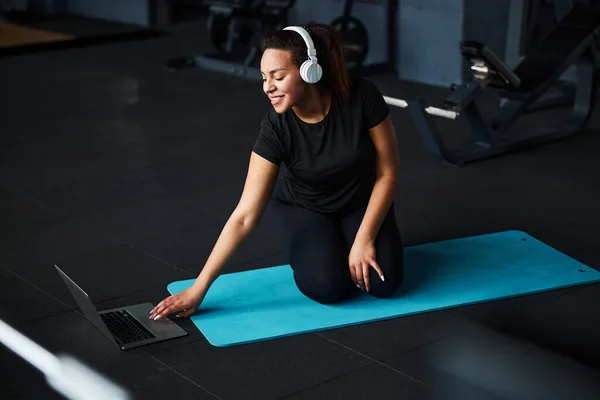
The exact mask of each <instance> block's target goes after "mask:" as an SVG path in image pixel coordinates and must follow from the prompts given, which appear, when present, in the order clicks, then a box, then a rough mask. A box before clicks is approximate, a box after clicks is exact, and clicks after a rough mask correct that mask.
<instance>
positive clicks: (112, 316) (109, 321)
mask: <svg viewBox="0 0 600 400" xmlns="http://www.w3.org/2000/svg"><path fill="white" fill-rule="evenodd" d="M54 267H55V268H56V270H57V271H58V274H59V275H60V277H61V278H62V279H63V281H64V282H65V284H66V285H67V288H68V289H69V291H70V292H71V294H72V295H73V297H74V298H75V301H76V302H77V304H78V305H79V307H80V308H81V311H83V313H84V314H85V317H86V318H87V319H88V320H90V322H92V324H94V325H95V326H96V328H98V329H99V330H100V332H102V333H103V334H104V336H106V337H107V338H108V339H109V340H110V341H111V342H112V343H113V344H114V345H115V346H117V347H118V348H120V349H121V350H129V349H133V348H136V347H140V346H145V345H149V344H152V343H157V342H163V341H165V340H169V339H174V338H178V337H181V336H186V335H187V334H188V333H187V332H186V331H185V330H184V329H182V328H181V327H180V326H179V325H177V324H176V323H175V322H173V321H171V320H170V319H169V318H161V319H159V320H158V321H153V320H150V319H148V315H150V311H151V310H152V309H153V308H154V306H153V305H152V304H151V303H142V304H135V305H132V306H125V307H119V308H112V309H109V310H102V311H98V310H97V309H96V307H95V306H94V303H92V301H91V300H90V298H89V296H88V295H87V293H86V292H84V291H83V289H81V288H80V287H79V285H77V284H76V283H75V282H74V281H73V280H72V279H71V278H69V277H68V276H67V274H65V273H64V272H63V271H62V270H61V269H60V268H59V267H58V266H57V265H54Z"/></svg>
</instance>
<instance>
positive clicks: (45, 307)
mask: <svg viewBox="0 0 600 400" xmlns="http://www.w3.org/2000/svg"><path fill="white" fill-rule="evenodd" d="M203 29H204V28H203V27H201V28H200V29H199V32H198V33H196V34H190V31H189V30H188V29H181V30H176V31H174V32H172V33H171V34H170V35H169V36H168V37H160V38H154V39H151V40H150V39H148V40H140V41H135V42H131V41H130V42H125V43H116V44H110V45H106V46H95V47H84V48H77V49H70V50H61V51H56V52H44V53H37V54H27V55H20V56H15V57H7V58H3V59H2V62H1V63H0V87H2V94H1V96H0V110H1V111H0V127H1V131H0V141H1V143H0V149H1V160H2V161H1V162H2V165H1V169H0V213H1V214H0V218H1V221H2V222H1V224H0V319H2V320H4V321H6V322H8V323H9V324H11V325H12V326H13V327H15V328H17V329H18V330H20V331H21V332H23V333H24V334H26V335H27V336H29V337H30V338H32V339H33V340H35V341H36V342H38V343H39V344H40V345H42V346H43V347H45V348H47V349H48V350H50V351H52V352H54V353H69V354H72V355H75V356H77V357H79V358H80V359H82V360H84V361H86V362H88V363H89V365H90V366H92V367H94V368H96V369H98V370H99V371H101V372H103V373H105V374H106V375H107V376H109V377H111V378H114V379H115V380H116V381H118V382H120V383H122V384H123V385H124V386H126V387H127V388H129V389H131V390H132V392H133V393H134V394H135V395H136V398H139V399H150V398H157V399H158V398H173V399H215V398H222V399H254V398H256V399H274V398H291V399H299V398H311V399H314V398H327V399H332V398H340V399H356V398H369V399H388V398H389V399H399V398H402V399H413V398H414V399H565V398H576V399H597V398H599V396H600V374H599V371H598V365H599V362H600V344H599V343H598V338H599V337H600V328H599V327H598V325H594V323H597V321H598V317H599V316H600V301H599V300H600V284H590V285H585V286H579V287H572V288H568V289H564V290H555V291H550V292H545V293H541V294H536V295H531V296H524V297H518V298H512V299H508V300H500V301H493V302H488V303H484V304H478V305H473V306H467V307H460V308H454V309H449V310H445V311H437V312H431V313H424V314H419V315H414V316H409V317H405V318H398V319H393V320H388V321H383V322H377V323H371V324H363V325H358V326H353V327H348V328H343V329H335V330H328V331H323V332H318V333H311V334H305V335H298V336H293V337H288V338H283V339H277V340H271V341H265V342H260V343H256V344H249V345H242V346H236V347H231V348H216V347H213V346H211V345H210V344H209V343H208V342H207V341H206V340H205V339H204V338H203V336H202V334H201V333H200V332H199V331H198V330H197V329H196V328H195V327H194V326H193V324H191V322H190V321H189V320H177V322H178V323H179V324H181V326H183V327H184V328H185V329H186V330H187V331H188V332H189V333H190V335H189V336H187V337H185V338H182V339H177V340H172V341H169V342H164V343H160V344H157V345H153V346H147V347H142V348H139V349H134V350H130V351H120V350H118V349H117V348H115V347H113V345H112V344H111V343H109V342H108V341H107V340H106V339H105V338H104V337H102V336H101V335H100V334H99V332H98V331H96V330H95V329H94V328H93V327H92V325H91V324H90V323H89V322H87V321H86V320H85V319H84V318H83V317H82V314H81V313H80V311H79V309H77V308H76V307H75V304H74V301H73V300H72V298H71V297H70V294H69V293H68V291H67V290H66V288H65V286H64V284H63V283H62V281H61V280H60V278H59V277H58V275H57V274H56V272H55V271H54V269H53V267H52V265H53V264H54V263H58V264H60V265H62V266H63V268H64V270H65V271H66V272H67V273H68V274H70V275H71V276H72V277H73V278H74V279H75V280H76V281H77V282H78V283H80V285H81V286H82V287H83V288H85V289H86V290H87V292H88V294H89V295H90V296H91V298H92V299H93V300H94V301H95V302H96V303H97V305H98V307H99V308H109V307H112V306H118V305H126V304H131V303H137V302H146V301H149V302H153V303H157V302H159V301H160V300H162V299H163V298H164V297H165V296H166V295H168V293H167V291H166V285H167V284H168V283H169V282H171V281H174V280H180V279H188V278H193V277H195V276H196V275H197V274H198V272H199V269H200V268H201V266H202V264H203V262H204V260H205V259H206V257H207V255H208V254H209V251H210V250H211V248H212V245H213V244H214V241H215V240H216V237H217V235H218V234H219V232H220V229H221V228H222V226H223V224H224V223H225V221H226V218H227V217H228V215H229V213H230V212H231V210H232V209H233V207H234V206H235V204H236V202H237V200H238V198H239V195H240V193H241V189H242V185H243V182H244V179H245V173H246V167H247V162H248V157H249V155H250V151H251V148H252V145H253V143H254V140H255V138H256V135H257V134H258V128H259V123H260V120H261V118H262V116H263V115H264V113H265V112H266V110H267V109H268V108H269V107H270V105H269V103H268V102H267V99H266V97H265V96H264V94H263V93H262V90H261V84H260V82H251V81H246V80H242V79H235V78H230V77H227V76H225V75H221V74H217V73H210V72H206V71H201V70H195V71H194V70H189V71H183V72H178V73H174V72H167V71H165V70H164V69H163V65H164V63H165V61H166V60H167V59H169V58H170V57H175V56H182V55H188V54H191V53H194V52H202V51H210V45H209V44H208V43H205V42H203V41H204V40H206V39H204V38H203V37H202V36H201V33H202V32H203ZM372 79H373V81H374V82H375V83H376V84H377V85H378V86H379V87H380V88H382V89H385V90H384V94H387V95H390V96H394V97H401V98H405V99H415V98H425V99H426V100H427V101H429V102H431V103H435V102H437V101H439V99H441V98H443V96H444V95H445V93H446V90H445V89H440V88H431V87H426V86H423V85H417V84H412V83H407V82H401V81H399V80H397V79H395V78H393V77H389V76H377V77H373V78H372ZM438 104H439V103H438ZM392 116H393V120H394V124H395V127H396V131H397V134H398V138H399V146H400V152H401V158H402V180H401V184H400V186H399V188H398V193H397V204H396V209H397V218H398V222H399V225H400V229H401V232H402V235H403V238H404V242H405V244H406V245H407V246H410V245H415V244H421V243H428V242H433V241H439V240H445V239H451V238H458V237H464V236H472V235H477V234H484V233H491V232H498V231H503V230H512V229H520V230H523V231H525V232H527V233H529V234H531V235H533V236H535V237H536V238H538V239H540V240H542V241H544V242H545V243H547V244H549V245H551V246H553V247H555V248H557V249H558V250H560V251H563V252H565V253H566V254H568V255H569V256H571V257H573V258H575V259H577V260H579V261H581V262H583V263H585V264H587V265H589V266H590V267H593V268H596V269H600V254H599V253H598V251H597V248H598V244H597V240H598V237H600V213H599V212H598V198H600V185H599V183H600V181H599V179H598V175H597V171H599V170H600V157H598V154H600V132H599V127H600V117H599V116H598V112H597V111H596V112H595V114H594V117H593V118H592V120H591V121H590V124H589V128H588V129H587V130H586V131H585V132H581V133H580V134H578V135H577V136H575V137H573V138H571V139H568V140H564V141H561V142H555V143H552V144H548V145H545V146H539V147H536V148H533V149H529V150H527V151H521V152H518V153H513V154H507V155H504V156H501V157H498V158H494V159H489V160H486V161H482V162H479V163H475V164H471V165H468V166H465V167H451V166H447V165H444V164H442V163H441V162H439V161H438V160H436V159H434V158H433V157H431V156H430V155H429V154H427V153H426V152H425V150H424V148H423V146H422V143H421V140H420V138H419V136H418V134H417V132H416V131H415V128H414V126H413V125H412V123H411V120H410V118H409V115H408V113H407V111H406V110H402V109H396V108H394V109H392ZM537 118H538V120H536V121H537V122H539V123H542V122H544V120H545V119H544V117H537ZM537 122H535V121H534V123H530V125H535V124H536V123H537ZM445 125H448V124H445ZM523 129H529V128H527V127H525V128H523ZM455 131H456V130H455ZM450 133H451V134H452V133H453V132H450ZM594 171H596V172H594ZM275 243H276V242H275V240H274V238H273V236H272V235H271V233H270V231H269V229H268V224H267V223H263V224H261V225H260V227H259V228H258V230H257V231H256V233H254V234H253V235H252V236H251V238H250V239H248V241H247V242H246V243H245V244H244V245H243V246H242V247H241V248H240V249H239V251H238V252H237V253H236V254H235V256H234V257H233V259H232V260H231V262H230V263H229V266H228V269H227V272H236V271H242V270H248V269H255V268H262V267H267V266H272V265H278V264H283V263H286V259H285V257H284V255H283V254H282V252H281V250H280V249H279V248H278V246H277V245H276V244H275ZM256 284H258V285H259V284H260V282H256ZM265 290H268V288H265ZM257 323H259V322H257ZM0 369H1V370H2V379H1V382H2V384H1V388H0V391H1V393H2V397H3V398H4V399H17V398H18V399H24V398H25V399H42V398H43V399H52V398H60V397H58V396H57V395H56V394H55V393H54V392H53V391H52V390H51V389H49V388H48V386H47V384H46V383H45V381H44V378H43V376H42V375H41V374H40V373H38V372H37V371H36V370H35V369H34V368H33V367H32V366H30V365H29V364H27V363H25V362H24V361H23V360H21V359H20V358H18V357H17V356H15V355H14V354H13V353H11V352H9V351H7V350H6V349H5V348H1V349H0Z"/></svg>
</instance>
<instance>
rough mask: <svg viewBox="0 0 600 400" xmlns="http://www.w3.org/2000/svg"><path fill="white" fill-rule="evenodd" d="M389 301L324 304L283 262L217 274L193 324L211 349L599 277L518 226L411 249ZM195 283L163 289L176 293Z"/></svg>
mask: <svg viewBox="0 0 600 400" xmlns="http://www.w3.org/2000/svg"><path fill="white" fill-rule="evenodd" d="M404 254H405V279H404V282H403V284H402V286H401V288H400V289H399V291H398V293H397V294H396V295H395V296H393V297H392V298H388V299H376V298H373V297H372V296H370V295H369V294H367V293H358V294H357V295H356V296H353V297H351V298H350V299H348V300H346V301H345V302H342V303H338V304H331V305H323V304H320V303H317V302H314V301H312V300H310V299H308V298H307V297H305V296H304V295H302V294H301V293H300V291H299V290H298V289H297V287H296V285H295V283H294V279H293V272H292V269H291V267H290V266H289V265H282V266H275V267H269V268H263V269H258V270H251V271H246V272H239V273H231V274H224V275H221V276H220V277H219V278H218V279H217V280H216V281H215V282H214V283H213V285H212V286H211V288H210V290H209V291H208V293H207V295H206V297H205V299H204V301H203V302H202V304H201V306H200V308H199V310H198V311H197V312H196V313H195V314H194V315H192V316H191V320H192V322H193V323H194V324H195V326H196V327H197V328H198V329H199V330H200V331H201V332H202V333H203V334H204V336H205V337H206V339H207V340H208V341H209V342H210V343H211V344H212V345H214V346H233V345H239V344H243V343H251V342H257V341H262V340H267V339H273V338H278V337H284V336H289V335H295V334H301V333H307V332H314V331H319V330H324V329H332V328H339V327H343V326H349V325H355V324H361V323H367V322H373V321H378V320H384V319H390V318H396V317H401V316H406V315H411V314H417V313H422V312H430V311H435V310H441V309H445V308H449V307H458V306H462V305H467V304H474V303H480V302H485V301H491V300H498V299H502V298H508V297H514V296H520V295H526V294H532V293H537V292H542V291H548V290H553V289H558V288H564V287H568V286H573V285H580V284H585V283H591V282H598V281H600V272H599V271H596V270H594V269H592V268H589V267H587V266H585V265H583V264H581V263H580V262H578V261H576V260H574V259H572V258H570V257H568V256H567V255H565V254H563V253H561V252H559V251H557V250H555V249H553V248H552V247H550V246H547V245H546V244H544V243H542V242H540V241H538V240H536V239H534V238H533V237H531V236H529V235H527V234H526V233H523V232H520V231H506V232H499V233H491V234H487V235H480V236H474V237H467V238H460V239H454V240H447V241H442V242H437V243H429V244H423V245H418V246H411V247H407V248H406V249H405V252H404ZM193 282H194V280H184V281H176V282H173V283H170V284H169V285H168V287H167V289H168V291H169V292H170V293H171V294H175V293H179V292H181V291H182V290H184V289H186V288H188V287H189V286H190V285H192V284H193Z"/></svg>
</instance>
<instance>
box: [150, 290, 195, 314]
mask: <svg viewBox="0 0 600 400" xmlns="http://www.w3.org/2000/svg"><path fill="white" fill-rule="evenodd" d="M205 295H206V292H205V291H202V290H198V289H197V288H195V287H194V286H192V287H189V288H187V289H185V290H184V291H182V292H180V293H177V294H174V295H172V296H169V297H167V298H166V299H164V300H163V301H161V302H160V303H158V305H157V306H156V307H154V308H153V309H152V311H150V316H149V318H150V319H153V320H158V319H160V318H164V317H166V316H168V315H170V314H173V313H177V316H178V317H189V316H190V315H192V314H193V313H194V312H195V311H196V309H197V308H198V307H199V306H200V303H202V300H204V296H205Z"/></svg>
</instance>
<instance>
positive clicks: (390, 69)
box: [330, 0, 398, 76]
mask: <svg viewBox="0 0 600 400" xmlns="http://www.w3.org/2000/svg"><path fill="white" fill-rule="evenodd" d="M363 1H365V0H363ZM379 3H383V4H382V5H383V7H384V9H385V10H386V12H385V15H386V17H387V19H386V35H387V44H386V45H387V47H386V60H385V62H382V63H377V64H370V65H365V60H366V58H367V54H368V53H369V34H368V32H367V28H366V27H365V25H364V24H363V23H362V21H361V20H360V19H359V18H356V17H354V16H352V9H353V6H354V0H345V1H344V8H343V12H342V16H340V17H338V18H336V19H334V20H333V21H332V22H331V23H330V25H331V26H332V27H333V28H334V29H335V30H336V31H337V32H338V34H339V35H340V37H341V39H342V42H343V44H344V53H345V58H346V68H347V69H348V72H349V73H350V74H352V75H363V76H364V75H371V74H378V73H396V67H395V65H396V64H395V51H396V49H395V38H396V14H397V8H398V5H397V0H383V1H381V2H379Z"/></svg>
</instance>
